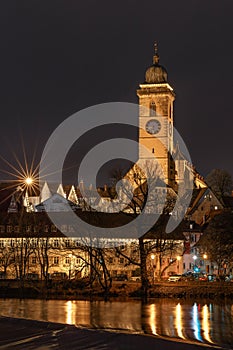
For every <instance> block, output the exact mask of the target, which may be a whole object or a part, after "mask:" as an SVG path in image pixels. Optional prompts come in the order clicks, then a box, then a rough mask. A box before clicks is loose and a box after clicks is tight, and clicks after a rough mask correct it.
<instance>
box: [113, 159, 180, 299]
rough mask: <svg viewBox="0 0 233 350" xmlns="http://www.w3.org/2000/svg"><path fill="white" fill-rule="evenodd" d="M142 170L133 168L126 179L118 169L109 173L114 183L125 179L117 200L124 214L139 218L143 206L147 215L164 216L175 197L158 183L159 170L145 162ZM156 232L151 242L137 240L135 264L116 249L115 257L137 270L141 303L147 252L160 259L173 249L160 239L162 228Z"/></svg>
mask: <svg viewBox="0 0 233 350" xmlns="http://www.w3.org/2000/svg"><path fill="white" fill-rule="evenodd" d="M144 169H145V170H146V171H145V172H143V171H142V170H141V169H140V168H139V167H138V166H137V165H135V166H134V167H133V168H132V169H131V170H130V171H129V172H128V173H127V175H126V176H124V174H122V173H121V171H119V170H116V171H115V172H114V173H112V177H113V178H114V180H115V184H116V183H118V182H119V180H121V179H122V177H123V176H124V178H125V179H127V180H128V183H127V182H124V181H121V186H120V194H121V198H120V199H121V200H125V203H126V211H128V212H129V213H131V214H132V216H133V217H137V216H138V215H140V214H141V213H142V211H143V210H144V209H145V206H146V212H147V214H148V215H150V214H151V213H155V212H156V213H157V214H161V215H162V216H166V217H167V216H168V214H170V213H171V212H172V210H173V208H174V205H175V202H176V199H177V197H176V194H175V192H174V191H173V190H171V189H170V188H168V187H167V186H166V185H165V183H164V182H163V181H162V180H161V178H160V172H159V169H158V168H157V167H156V166H153V165H151V164H150V163H148V164H147V163H145V164H144ZM132 189H133V195H132ZM149 191H150V194H149ZM151 192H152V193H151ZM118 193H119V190H118ZM164 193H165V194H164ZM158 227H159V224H157V228H158ZM159 232H160V234H161V237H160V239H159V238H158V237H153V239H149V240H148V234H147V233H146V234H145V235H142V236H141V237H139V239H138V249H139V256H140V258H139V261H138V260H135V259H134V258H133V257H132V255H130V256H129V255H127V254H125V253H124V252H123V251H122V250H121V249H120V248H118V247H116V252H117V254H121V255H122V256H123V257H125V258H126V259H128V263H129V264H135V265H137V266H139V267H140V274H141V286H142V297H143V299H144V301H147V295H148V287H149V277H148V271H147V258H148V255H149V253H151V252H152V251H153V249H155V250H156V252H158V253H159V254H160V257H161V258H162V253H164V252H165V251H167V250H170V251H171V250H173V248H174V246H173V247H172V243H169V244H168V242H167V240H166V239H165V238H164V233H165V227H164V226H163V228H162V229H161V228H160V231H159ZM162 236H163V238H162Z"/></svg>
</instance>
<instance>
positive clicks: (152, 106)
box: [150, 101, 156, 117]
mask: <svg viewBox="0 0 233 350" xmlns="http://www.w3.org/2000/svg"><path fill="white" fill-rule="evenodd" d="M155 116H156V104H155V102H154V101H152V102H151V104H150V117H155Z"/></svg>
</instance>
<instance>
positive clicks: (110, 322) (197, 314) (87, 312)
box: [0, 299, 233, 349]
mask: <svg viewBox="0 0 233 350" xmlns="http://www.w3.org/2000/svg"><path fill="white" fill-rule="evenodd" d="M0 310H1V311H0V314H1V315H4V316H11V317H21V318H29V319H35V320H43V321H50V322H59V323H67V324H75V325H77V326H83V327H88V328H98V329H110V330H117V331H123V332H131V333H140V334H143V333H145V334H152V335H154V336H158V335H160V336H165V337H172V338H180V339H182V340H195V341H198V342H200V343H207V344H216V345H220V346H226V347H227V348H228V349H229V348H231V349H233V303H224V302H222V303H214V302H213V303H212V302H201V303H200V302H187V301H177V300H170V299H156V300H154V301H151V302H150V303H149V304H146V305H144V304H142V303H141V301H122V302H121V301H112V302H110V301H109V302H104V301H92V302H90V301H79V300H78V301H65V300H47V301H46V300H35V299H23V300H19V299H0Z"/></svg>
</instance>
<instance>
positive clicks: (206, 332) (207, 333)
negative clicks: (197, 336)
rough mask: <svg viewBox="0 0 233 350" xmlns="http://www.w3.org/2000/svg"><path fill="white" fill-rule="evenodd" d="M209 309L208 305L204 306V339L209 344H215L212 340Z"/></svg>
mask: <svg viewBox="0 0 233 350" xmlns="http://www.w3.org/2000/svg"><path fill="white" fill-rule="evenodd" d="M209 314H210V313H209V308H208V306H207V305H204V306H203V308H202V329H203V338H204V339H205V340H207V341H208V342H209V343H213V341H212V340H211V338H210V324H209Z"/></svg>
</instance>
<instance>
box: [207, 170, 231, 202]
mask: <svg viewBox="0 0 233 350" xmlns="http://www.w3.org/2000/svg"><path fill="white" fill-rule="evenodd" d="M206 183H207V185H208V186H209V187H210V188H211V189H212V191H213V192H214V193H215V194H216V196H217V197H218V198H219V199H220V200H221V199H222V198H223V197H224V196H229V195H231V193H232V189H233V183H232V177H231V175H230V174H229V173H228V172H227V171H226V170H223V169H213V170H212V171H211V172H210V173H209V174H208V175H207V177H206Z"/></svg>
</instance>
